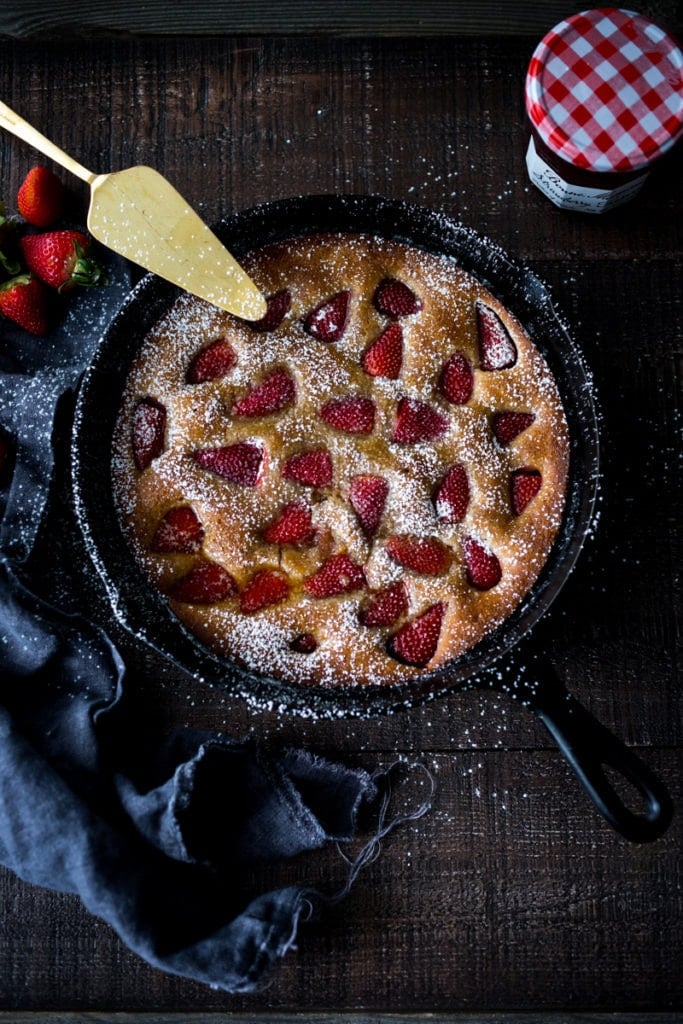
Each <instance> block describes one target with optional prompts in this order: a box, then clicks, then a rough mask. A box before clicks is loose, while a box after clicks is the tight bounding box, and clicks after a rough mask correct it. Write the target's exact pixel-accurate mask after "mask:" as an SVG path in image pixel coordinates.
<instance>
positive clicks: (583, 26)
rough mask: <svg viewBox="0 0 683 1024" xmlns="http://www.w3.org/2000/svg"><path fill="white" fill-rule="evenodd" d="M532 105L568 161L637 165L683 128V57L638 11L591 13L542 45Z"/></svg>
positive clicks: (533, 66) (594, 166)
mask: <svg viewBox="0 0 683 1024" xmlns="http://www.w3.org/2000/svg"><path fill="white" fill-rule="evenodd" d="M526 106H527V111H528V114H529V117H530V119H531V122H532V124H533V125H534V126H535V128H536V131H537V132H538V134H539V136H540V137H541V139H542V141H543V142H545V144H546V145H547V146H548V147H549V148H550V149H551V150H553V151H554V152H555V153H557V155H558V156H560V157H562V158H563V159H565V160H567V161H568V162H569V163H571V164H574V165H575V166H576V167H581V168H585V169H586V170H592V171H612V172H614V171H617V172H622V171H633V170H638V169H640V168H643V167H645V166H646V165H647V164H649V163H650V161H652V160H654V159H655V158H656V157H658V156H661V154H662V153H664V152H666V150H667V149H670V147H671V146H673V144H674V142H676V140H677V138H678V137H679V136H680V135H681V133H682V131H683V54H682V53H681V50H680V48H679V47H678V46H677V44H676V42H675V40H674V39H672V37H671V36H669V35H667V33H666V32H665V31H664V30H663V29H661V28H659V26H658V25H655V24H653V23H652V22H651V21H649V20H648V19H647V18H644V17H643V16H642V15H640V14H636V13H635V12H634V11H626V10H621V9H619V8H616V7H602V8H598V9H597V10H592V11H584V12H582V13H581V14H575V15H572V17H570V18H567V19H566V21H562V22H560V24H559V25H556V26H555V28H553V29H552V30H551V31H550V32H548V34H547V35H546V36H545V37H544V38H543V39H542V40H541V42H540V43H539V44H538V46H537V47H536V50H535V51H534V54H533V56H532V58H531V63H530V64H529V70H528V72H527V78H526Z"/></svg>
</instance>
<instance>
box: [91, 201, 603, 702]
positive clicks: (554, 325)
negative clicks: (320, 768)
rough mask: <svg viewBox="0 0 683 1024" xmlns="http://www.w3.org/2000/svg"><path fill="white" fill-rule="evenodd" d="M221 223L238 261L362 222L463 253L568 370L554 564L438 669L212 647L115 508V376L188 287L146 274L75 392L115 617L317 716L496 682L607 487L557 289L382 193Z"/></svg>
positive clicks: (433, 216) (94, 538)
mask: <svg viewBox="0 0 683 1024" xmlns="http://www.w3.org/2000/svg"><path fill="white" fill-rule="evenodd" d="M215 230H216V233H217V234H218V236H219V237H220V238H221V239H222V240H223V241H224V242H225V244H226V245H228V247H229V248H230V249H231V251H232V252H233V253H234V254H235V255H236V256H237V257H238V258H240V257H241V256H243V255H244V254H245V253H246V252H247V251H249V249H250V248H254V247H258V246H261V245H263V244H268V243H270V242H274V241H281V240H283V239H285V238H287V237H293V236H296V235H302V234H306V233H313V232H317V231H333V232H334V231H364V232H366V233H369V234H378V235H380V236H384V237H391V238H394V239H397V240H400V241H405V242H407V243H409V244H412V245H417V246H418V247H421V248H424V249H426V250H428V251H432V252H437V253H439V252H441V253H443V252H444V251H445V252H446V253H448V254H450V255H453V256H455V258H456V262H457V263H458V264H459V265H461V266H462V267H463V269H465V270H467V271H469V272H470V273H473V274H474V276H475V277H477V278H478V279H479V280H481V281H482V283H484V284H485V285H486V286H487V287H489V288H490V289H491V290H492V291H493V292H494V294H496V295H497V296H498V297H500V298H501V300H502V301H503V302H504V303H505V304H506V305H508V306H509V308H511V309H512V311H513V312H514V313H515V314H516V315H517V316H518V318H519V319H520V320H521V321H522V323H523V324H524V325H525V326H527V328H528V329H530V333H531V334H532V336H533V337H534V340H535V341H536V343H537V345H538V346H539V348H540V349H541V350H542V351H543V353H544V355H545V356H546V358H548V361H549V362H550V364H551V367H552V369H553V371H554V373H555V375H556V378H557V379H558V386H559V387H560V390H561V392H562V397H563V400H564V402H565V409H566V413H567V419H568V422H569V426H570V434H571V439H572V441H571V443H572V450H571V457H570V472H569V482H568V491H567V505H566V509H565V515H564V518H563V522H562V525H561V527H560V531H559V533H558V538H557V540H556V543H555V545H554V547H553V550H552V551H551V554H550V557H549V559H548V561H547V563H546V566H545V567H544V569H543V570H542V572H541V574H540V576H539V578H538V580H537V581H536V583H535V584H534V586H533V587H532V588H531V590H530V592H529V594H527V596H526V598H525V599H524V601H523V602H522V603H521V604H520V605H519V606H518V608H517V609H515V611H514V612H513V613H512V614H511V616H510V617H509V618H508V619H507V620H506V621H505V622H504V623H503V624H502V625H501V626H500V627H498V629H497V630H495V631H494V632H493V633H492V634H490V635H489V636H488V637H486V638H484V640H482V641H481V643H480V644H478V645H477V646H476V647H475V648H474V649H473V650H472V651H470V652H467V653H466V654H465V655H463V656H462V657H461V658H458V659H456V661H454V662H451V663H449V664H447V665H446V666H443V667H441V668H440V669H439V670H437V671H435V672H432V673H427V674H423V675H421V676H419V677H416V678H415V679H414V680H411V681H409V682H407V683H400V684H392V685H388V686H386V687H359V688H358V689H350V688H344V687H340V688H317V687H309V686H301V687H297V686H295V685H293V684H285V683H282V682H281V681H279V680H273V679H269V678H267V677H265V676H259V675H258V674H256V673H254V672H251V671H249V670H247V669H245V668H243V667H242V666H240V665H238V664H236V663H234V662H230V661H228V660H226V659H224V658H222V657H220V656H218V655H216V654H214V653H213V652H212V651H211V650H210V649H209V648H207V647H205V646H204V645H203V644H202V643H201V642H200V641H198V640H197V639H196V638H195V637H194V636H193V635H192V634H191V633H190V632H189V630H188V629H187V628H186V627H185V626H184V625H183V624H182V623H181V622H180V620H179V619H177V617H176V616H175V615H174V614H173V612H172V611H171V609H170V607H169V606H168V605H167V604H166V602H165V601H164V600H163V598H162V597H161V596H160V595H159V594H158V592H157V591H156V590H154V588H153V587H152V586H151V585H150V584H149V583H148V581H147V580H146V578H145V577H144V574H143V572H142V570H141V569H140V567H139V566H138V565H137V564H136V562H135V560H134V557H133V555H132V552H131V551H130V549H129V547H128V544H127V542H126V540H125V538H124V536H123V532H122V529H121V526H120V523H119V519H118V516H117V513H116V510H115V505H114V498H113V493H112V484H111V474H110V470H109V467H110V459H111V433H112V430H113V422H114V420H115V416H116V413H117V412H118V403H119V399H120V394H121V390H120V389H119V388H118V384H119V383H121V385H122V383H123V380H124V378H125V373H126V371H127V367H128V365H129V364H130V358H132V355H133V354H134V351H135V348H137V345H138V344H139V341H141V340H142V337H143V335H144V333H146V331H147V330H148V329H149V327H151V326H152V324H153V323H154V322H156V321H157V320H158V319H159V317H160V316H161V315H162V314H163V313H164V312H165V310H166V309H167V308H168V306H169V305H170V304H171V303H172V302H173V301H174V299H175V297H176V296H177V295H178V294H179V290H178V289H177V288H175V287H174V286H172V285H170V284H168V283H167V282H165V281H162V280H161V279H159V278H158V277H156V276H155V275H153V274H148V275H147V276H145V277H144V278H142V280H141V281H140V282H139V283H138V284H137V285H136V286H135V287H134V288H133V289H132V291H131V293H130V294H129V296H128V298H127V300H126V301H125V303H124V305H123V306H122V307H121V309H120V310H119V312H118V313H117V315H116V316H115V317H114V319H113V321H112V322H111V324H110V326H109V328H108V329H107V330H106V331H105V333H104V335H103V336H102V338H101V339H100V342H99V345H98V348H97V352H96V354H95V356H94V358H93V360H92V362H91V364H90V366H89V368H88V370H87V371H86V373H85V374H84V376H83V379H82V382H81V387H80V389H79V394H78V399H77V406H76V415H75V419H74V430H73V438H72V481H73V489H74V500H75V508H76V516H77V520H78V522H79V524H80V527H81V530H82V533H83V536H84V540H85V544H86V548H87V551H88V554H89V556H90V558H91V560H92V561H93V563H94V565H95V568H96V570H97V572H98V574H99V576H100V577H101V579H102V582H103V583H104V586H105V589H106V592H107V595H108V598H109V601H110V604H111V607H112V609H113V611H114V614H115V615H116V618H117V620H118V621H119V622H120V623H121V625H123V626H124V627H125V628H126V629H127V630H128V631H129V632H130V633H131V634H133V635H134V636H135V637H137V638H138V639H139V640H141V641H143V642H145V643H146V644H148V645H149V646H150V647H152V648H153V649H155V650H156V651H158V652H159V653H160V654H162V655H164V656H165V657H166V658H167V659H168V660H170V661H171V662H173V663H174V664H176V665H178V666H179V667H180V668H182V669H184V670H186V671H188V672H190V673H191V674H192V675H194V676H195V677H196V678H199V679H201V680H202V681H203V682H205V683H208V684H209V685H217V686H219V687H221V688H222V689H226V690H227V691H228V692H230V693H231V694H232V695H235V696H240V697H242V698H244V699H245V700H246V701H247V702H248V703H250V704H252V705H253V706H255V707H259V708H268V709H277V710H280V711H286V712H290V713H296V714H300V715H310V716H315V717H353V716H355V717H361V716H362V717H365V716H369V715H377V714H381V713H386V712H390V711H395V710H398V709H400V708H408V707H412V706H415V705H418V704H422V703H425V702H426V701H428V700H431V699H434V698H436V697H438V696H441V695H442V694H443V695H445V694H446V693H448V692H453V691H455V690H464V689H471V688H473V687H475V686H477V685H489V684H488V683H487V682H486V676H487V672H489V670H491V669H492V670H493V673H494V674H495V671H496V662H498V661H499V659H500V658H501V657H502V656H503V655H504V654H506V653H507V652H509V651H510V650H511V649H512V648H513V647H514V646H515V645H516V644H517V643H518V641H519V640H520V639H521V638H522V636H524V635H526V634H527V633H528V632H529V631H530V630H531V628H532V627H533V625H535V623H536V622H537V620H538V619H539V618H540V617H541V615H542V614H544V613H545V611H546V610H547V609H548V607H549V606H550V604H551V603H552V601H553V600H554V598H555V597H556V595H557V593H558V592H559V591H560V589H561V587H562V585H563V584H564V582H565V581H566V578H567V577H568V575H569V573H570V572H571V570H572V568H573V566H574V564H575V562H576V559H577V558H578V555H579V553H580V550H581V548H582V546H583V543H584V540H585V538H586V536H587V534H588V533H589V531H590V529H591V526H592V522H593V515H594V509H595V502H596V497H597V488H598V478H599V473H598V427H597V414H596V409H595V401H594V394H593V388H592V383H591V380H590V376H589V374H588V372H587V370H586V367H585V363H584V359H583V356H582V354H581V352H580V351H579V349H578V348H577V346H576V345H575V343H574V341H573V339H572V338H571V336H570V334H569V331H568V329H567V327H566V326H565V324H564V322H563V321H562V319H561V318H560V316H559V315H558V313H557V311H556V309H555V306H554V303H553V300H552V299H551V296H550V294H549V292H548V289H547V288H546V286H545V285H544V284H543V283H542V282H541V281H540V279H539V278H538V277H537V276H536V275H535V274H534V273H533V272H532V271H530V270H528V269H527V268H524V267H523V266H521V265H519V264H516V263H514V262H513V261H512V260H511V259H510V257H509V256H508V255H507V254H506V253H505V252H504V251H503V250H502V249H500V248H499V247H498V246H496V245H493V243H491V242H490V241H489V240H488V239H486V238H484V237H483V236H481V235H479V234H477V233H476V232H475V231H473V230H472V229H470V228H467V227H465V226H464V225H462V224H460V223H459V222H456V221H454V220H453V219H452V218H450V217H448V216H447V215H445V214H442V213H440V212H437V211H434V210H430V209H427V208H425V207H421V206H417V205H413V204H410V203H405V202H402V201H396V200H388V199H385V198H383V197H381V196H357V195H317V196H316V195H314V196H296V197H292V198H289V199H283V200H278V201H275V202H273V203H267V204H259V205H258V206H255V207H252V208H251V209H248V210H246V211H243V212H241V213H236V214H234V215H232V216H230V217H228V218H227V219H225V220H224V221H222V222H221V224H219V225H218V227H217V228H216V229H215ZM508 293H510V294H508ZM521 307H524V308H523V309H522V308H521ZM536 318H538V319H539V322H540V325H542V326H543V328H544V329H543V331H541V333H539V330H538V328H537V329H535V330H534V329H532V327H533V321H534V320H535V319H536ZM530 321H531V325H530ZM126 346H128V348H129V349H130V351H128V349H127V348H126ZM124 356H125V357H124ZM112 375H114V376H115V378H116V381H115V383H116V385H117V386H116V387H113V385H112ZM114 399H115V404H114V405H112V401H113V400H114ZM103 405H108V409H107V412H108V415H107V417H102V410H103ZM103 461H104V463H105V464H106V470H107V471H106V478H104V479H103V475H102V474H103V465H102V464H103Z"/></svg>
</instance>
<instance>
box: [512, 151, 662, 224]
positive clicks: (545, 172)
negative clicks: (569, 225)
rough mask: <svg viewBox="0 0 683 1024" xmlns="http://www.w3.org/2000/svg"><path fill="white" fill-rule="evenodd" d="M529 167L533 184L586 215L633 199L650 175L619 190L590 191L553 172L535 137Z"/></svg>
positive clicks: (565, 207)
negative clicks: (538, 149)
mask: <svg viewBox="0 0 683 1024" xmlns="http://www.w3.org/2000/svg"><path fill="white" fill-rule="evenodd" d="M526 166H527V170H528V172H529V177H530V179H531V181H532V182H533V183H534V185H536V187H537V188H539V189H540V190H541V192H543V193H544V195H546V196H547V197H548V199H550V200H551V201H552V202H553V203H555V206H559V207H560V209H562V210H579V211H582V212H584V213H604V212H605V211H606V210H611V209H612V208H613V207H615V206H620V205H621V204H622V203H625V202H628V200H629V199H632V198H633V196H635V195H636V193H637V192H639V191H640V189H641V188H642V186H643V182H644V181H645V179H646V178H647V175H648V172H647V171H645V173H644V174H641V175H639V177H637V178H632V179H631V180H630V181H628V182H626V184H624V185H617V186H616V188H587V187H586V186H585V185H572V184H571V183H570V182H568V181H565V180H564V178H563V177H562V176H561V175H560V174H558V172H557V171H555V170H553V168H552V167H550V166H549V165H548V164H547V163H546V162H545V160H543V159H542V157H540V156H539V155H538V153H537V152H536V147H535V145H534V140H533V138H532V139H530V140H529V148H528V150H527V154H526Z"/></svg>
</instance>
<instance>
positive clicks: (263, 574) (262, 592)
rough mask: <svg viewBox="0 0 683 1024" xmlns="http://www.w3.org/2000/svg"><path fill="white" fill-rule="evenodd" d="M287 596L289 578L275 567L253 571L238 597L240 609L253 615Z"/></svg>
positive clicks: (280, 601)
mask: <svg viewBox="0 0 683 1024" xmlns="http://www.w3.org/2000/svg"><path fill="white" fill-rule="evenodd" d="M288 597H289V580H288V579H287V577H286V576H285V574H284V573H282V572H279V571H278V570H277V569H260V570H259V571H258V572H257V573H255V574H254V575H253V576H252V577H251V579H250V580H249V582H248V583H247V585H246V587H245V588H244V590H243V591H242V595H241V597H240V611H241V612H243V613H244V614H245V615H253V614H254V612H260V611H261V609H262V608H268V607H269V605H272V604H281V603H282V602H283V601H286V600H287V598H288Z"/></svg>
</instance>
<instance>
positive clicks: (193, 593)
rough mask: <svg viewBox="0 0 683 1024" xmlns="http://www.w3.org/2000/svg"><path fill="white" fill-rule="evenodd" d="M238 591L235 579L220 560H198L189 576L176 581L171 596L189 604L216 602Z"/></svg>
mask: <svg viewBox="0 0 683 1024" xmlns="http://www.w3.org/2000/svg"><path fill="white" fill-rule="evenodd" d="M236 593H237V584H236V583H235V580H234V579H233V577H232V576H231V575H230V573H229V572H228V571H227V569H224V568H223V566H222V565H219V564H218V562H209V561H203V562H198V563H197V565H195V566H194V568H193V569H190V571H189V573H188V574H187V576H183V578H182V579H180V580H178V582H177V583H175V584H174V585H173V586H172V587H171V590H170V591H169V595H170V597H172V598H174V599H175V600H176V601H183V602H185V603H187V604H216V603H217V602H218V601H227V599H228V598H229V597H232V596H233V594H236Z"/></svg>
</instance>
